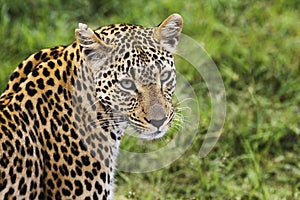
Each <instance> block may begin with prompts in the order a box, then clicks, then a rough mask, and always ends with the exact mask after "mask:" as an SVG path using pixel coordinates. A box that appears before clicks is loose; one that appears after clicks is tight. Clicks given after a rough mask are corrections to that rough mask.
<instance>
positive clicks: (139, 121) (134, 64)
mask: <svg viewBox="0 0 300 200" xmlns="http://www.w3.org/2000/svg"><path fill="white" fill-rule="evenodd" d="M169 20H170V19H166V20H165V21H164V22H163V23H162V24H161V25H160V27H158V28H146V29H145V28H143V27H141V26H132V25H123V24H119V25H114V26H113V27H110V29H106V28H104V29H98V30H96V31H95V32H93V31H91V30H89V29H88V28H87V27H82V29H83V30H85V31H83V30H82V29H81V30H78V31H77V39H78V41H80V42H81V44H82V47H83V52H85V55H84V56H85V57H86V59H85V65H90V66H92V69H93V70H94V82H95V84H94V85H95V90H96V96H97V98H98V99H99V100H100V101H101V103H102V104H104V105H106V106H109V107H110V108H111V109H112V110H113V112H114V113H118V117H122V118H124V119H125V120H126V122H127V124H128V125H130V126H132V127H133V128H134V129H135V130H136V131H137V132H138V134H139V137H141V138H144V139H154V138H159V137H161V136H163V135H164V134H165V132H166V131H167V130H168V128H169V127H170V125H171V123H172V119H173V116H174V108H173V105H172V102H171V100H172V95H173V93H174V90H175V85H176V70H175V65H174V58H173V55H172V53H173V52H174V48H175V47H176V44H177V40H178V34H179V32H180V31H181V27H182V24H180V23H181V22H180V21H178V24H175V26H174V24H172V28H171V27H168V26H171V25H169V24H168V23H170V21H169ZM82 26H84V25H82ZM174 27H175V28H174ZM112 29H113V30H114V37H111V35H110V34H109V33H110V32H111V31H112ZM169 29H170V30H169ZM174 29H175V30H174ZM176 29H177V30H176ZM124 30H125V31H124ZM164 34H165V35H164ZM99 49H100V50H99ZM99 56H101V59H100V60H101V61H100V62H99Z"/></svg>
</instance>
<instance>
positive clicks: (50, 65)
mask: <svg viewBox="0 0 300 200" xmlns="http://www.w3.org/2000/svg"><path fill="white" fill-rule="evenodd" d="M48 66H49V67H50V68H51V69H53V68H54V67H55V63H54V62H53V61H49V62H48Z"/></svg>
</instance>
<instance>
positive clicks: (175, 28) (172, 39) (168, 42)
mask: <svg viewBox="0 0 300 200" xmlns="http://www.w3.org/2000/svg"><path fill="white" fill-rule="evenodd" d="M182 26H183V20H182V17H181V16H180V15H179V14H172V15H170V16H169V17H168V18H167V19H165V20H164V21H163V22H162V23H160V25H159V26H158V27H156V30H155V31H154V34H153V37H154V39H157V40H159V41H160V44H161V45H162V46H163V47H164V48H165V49H166V50H168V51H170V52H171V53H174V52H175V48H176V46H177V44H178V38H179V35H180V33H181V30H182Z"/></svg>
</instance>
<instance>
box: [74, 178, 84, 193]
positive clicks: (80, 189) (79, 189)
mask: <svg viewBox="0 0 300 200" xmlns="http://www.w3.org/2000/svg"><path fill="white" fill-rule="evenodd" d="M75 187H76V189H75V194H76V195H77V196H80V195H82V193H83V187H82V183H81V182H80V181H78V180H75Z"/></svg>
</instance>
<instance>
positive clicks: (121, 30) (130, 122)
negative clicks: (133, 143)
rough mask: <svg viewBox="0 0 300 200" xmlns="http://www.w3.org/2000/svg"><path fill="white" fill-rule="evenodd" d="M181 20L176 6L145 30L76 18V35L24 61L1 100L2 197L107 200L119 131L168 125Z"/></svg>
mask: <svg viewBox="0 0 300 200" xmlns="http://www.w3.org/2000/svg"><path fill="white" fill-rule="evenodd" d="M182 27H183V20H182V17H181V16H180V15H179V14H177V13H175V14H171V15H170V16H169V17H167V18H166V19H165V20H163V21H162V22H161V23H160V24H159V25H158V26H155V27H149V28H148V27H146V28H145V27H143V26H141V25H133V24H112V25H108V26H101V27H99V28H96V29H94V30H92V29H91V28H90V27H88V26H87V25H86V24H82V23H79V26H78V28H77V29H75V40H74V42H72V43H70V44H69V45H65V46H56V47H53V48H47V49H42V50H40V51H38V52H36V53H34V54H32V55H30V56H29V57H27V58H26V59H25V60H23V61H22V62H21V63H20V64H19V65H18V66H17V67H16V69H15V70H14V71H13V72H12V74H11V76H10V77H9V80H8V84H7V87H6V88H5V89H4V91H3V93H2V95H1V97H0V197H1V198H2V199H85V200H88V199H114V196H115V195H114V193H115V192H114V191H115V184H114V182H115V181H114V176H115V171H116V164H117V156H118V151H119V148H120V144H121V139H122V138H123V136H124V132H125V130H126V129H127V128H128V127H131V128H132V129H133V130H135V131H136V133H137V135H138V136H139V137H140V138H141V139H145V140H155V139H158V138H161V137H163V136H164V135H165V134H166V132H167V131H168V129H169V128H170V126H171V125H172V122H173V118H174V113H175V111H174V106H173V104H172V96H173V94H174V91H175V86H176V68H175V61H174V55H175V52H176V47H177V45H178V43H179V36H180V34H181V31H182ZM119 159H122V158H119ZM128 162H135V161H130V160H129V161H128Z"/></svg>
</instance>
